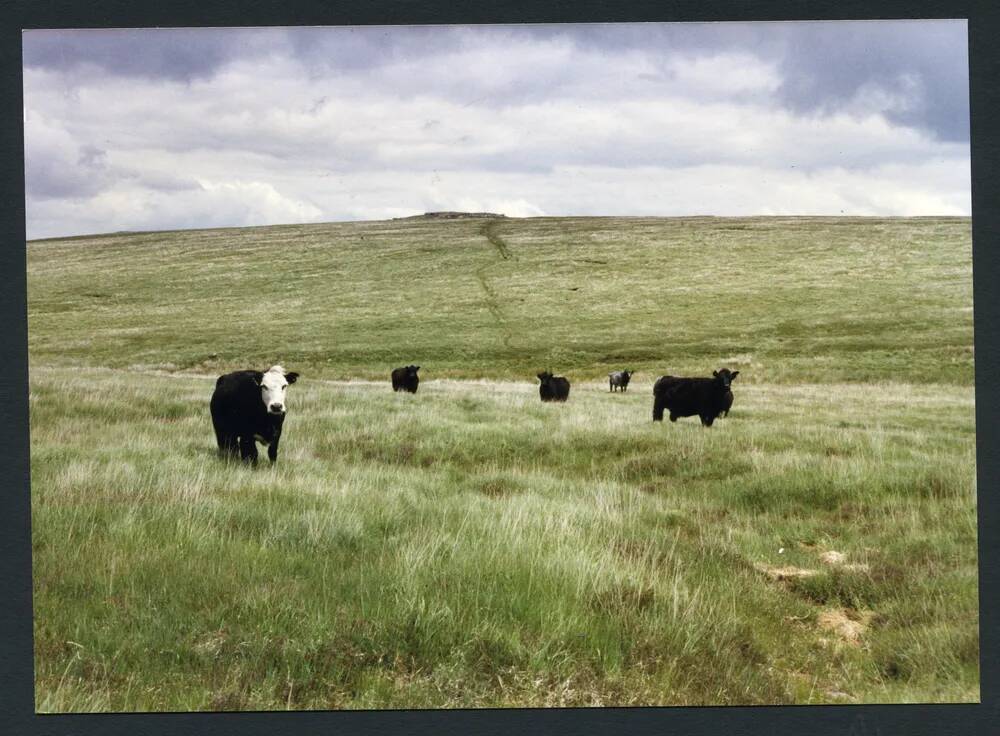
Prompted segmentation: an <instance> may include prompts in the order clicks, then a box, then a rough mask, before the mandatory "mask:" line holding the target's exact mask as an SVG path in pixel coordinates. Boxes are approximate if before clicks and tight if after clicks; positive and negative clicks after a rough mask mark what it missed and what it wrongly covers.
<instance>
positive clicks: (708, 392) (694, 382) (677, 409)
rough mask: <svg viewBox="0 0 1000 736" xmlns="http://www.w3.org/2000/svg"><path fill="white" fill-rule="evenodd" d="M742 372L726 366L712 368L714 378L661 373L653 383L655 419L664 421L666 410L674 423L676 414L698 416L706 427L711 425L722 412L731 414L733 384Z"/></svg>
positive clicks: (677, 415)
mask: <svg viewBox="0 0 1000 736" xmlns="http://www.w3.org/2000/svg"><path fill="white" fill-rule="evenodd" d="M739 374H740V372H739V371H732V372H730V371H729V369H728V368H723V369H722V370H719V371H712V378H679V377H677V376H661V377H660V378H659V379H657V381H656V383H655V384H653V396H654V399H653V421H654V422H661V421H663V411H664V409H666V410H669V411H670V421H671V422H676V421H677V417H691V416H695V415H697V416H698V417H699V418H700V419H701V423H702V424H703V425H704V426H706V427H711V426H712V422H714V421H715V420H716V418H717V417H718V416H719V415H722V414H728V413H729V409H730V407H731V406H732V405H733V392H732V390H731V389H730V384H731V383H732V382H733V381H734V380H735V379H736V376H738V375H739Z"/></svg>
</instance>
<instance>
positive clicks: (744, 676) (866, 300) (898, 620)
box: [28, 218, 979, 711]
mask: <svg viewBox="0 0 1000 736" xmlns="http://www.w3.org/2000/svg"><path fill="white" fill-rule="evenodd" d="M28 262H29V274H28V275H29V319H30V331H31V334H30V353H31V429H32V514H33V555H34V566H35V569H34V573H35V651H36V703H37V706H38V708H39V709H40V710H44V711H67V710H108V709H111V710H187V709H226V710H234V709H278V708H358V707H361V708H378V707H476V706H524V705H630V704H649V705H652V704H698V703H822V702H926V701H969V700H977V699H978V697H979V673H978V652H979V647H978V601H977V593H976V580H977V577H976V524H975V522H976V517H975V482H974V478H975V475H974V471H975V442H974V440H975V434H974V433H975V426H974V415H973V408H974V403H973V402H974V396H973V389H972V370H973V363H972V360H973V354H972V324H971V320H972V312H971V308H972V303H971V288H972V287H971V246H970V234H969V222H968V220H960V219H921V220H857V219H851V220H837V219H778V218H762V219H748V220H723V219H711V218H700V219H681V220H639V219H626V220H622V219H614V220H612V219H539V220H502V221H481V220H480V221H470V220H456V221H429V222H425V221H420V220H408V221H399V222H383V223H353V224H335V225H317V226H297V227H277V228H260V229H251V230H226V231H200V232H179V233H155V234H132V235H129V234H123V235H116V236H107V237H94V238H82V239H67V240H61V241H41V242H35V243H30V244H29V245H28ZM276 360H280V361H281V362H282V363H284V365H286V366H287V367H288V368H289V369H294V370H298V371H300V372H302V374H303V377H302V379H301V380H300V381H299V383H297V384H296V385H294V386H293V387H292V388H291V389H290V391H289V402H290V405H291V413H290V415H289V418H288V421H287V424H286V435H285V438H284V439H283V441H282V448H281V457H280V458H279V464H278V465H277V466H276V467H274V468H268V467H262V468H260V469H258V470H256V471H254V470H251V469H248V468H243V467H239V466H231V465H226V464H224V463H221V462H220V461H219V460H218V459H217V458H216V457H215V454H214V437H213V436H212V432H211V426H210V422H209V418H208V412H207V401H208V397H209V395H210V393H211V388H212V385H213V380H214V376H215V375H216V374H217V373H218V372H220V371H221V370H223V369H227V368H231V367H245V366H249V365H259V366H262V367H266V366H267V365H270V364H271V363H272V362H275V361H276ZM411 361H412V362H417V363H420V364H421V365H422V366H423V369H422V371H421V372H422V373H424V374H425V381H424V382H423V383H422V384H421V387H420V391H419V393H418V394H417V395H415V396H410V395H396V394H393V393H392V392H391V391H390V390H389V389H388V369H389V368H391V367H392V366H394V365H401V364H404V363H407V362H411ZM722 364H726V365H729V366H730V367H732V368H738V369H740V370H741V374H740V378H739V380H738V381H737V382H736V384H735V385H734V391H735V393H736V403H735V405H734V408H733V412H732V414H731V416H730V417H728V418H725V419H721V420H719V421H718V422H717V423H716V426H715V427H714V428H712V429H710V430H705V429H703V428H702V427H700V426H699V425H698V423H697V421H696V420H693V419H688V420H680V421H679V422H678V423H677V424H670V423H669V422H666V423H664V424H662V425H660V424H653V422H651V421H650V412H651V408H652V397H651V395H650V392H649V386H650V384H651V383H652V380H653V379H654V378H655V376H656V375H659V374H660V373H663V372H666V371H668V370H669V371H671V372H675V373H680V372H689V371H690V372H692V373H698V374H707V373H708V371H709V370H710V369H711V368H714V367H718V366H719V365H722ZM547 366H551V367H552V368H553V369H554V370H556V371H558V372H563V373H566V374H568V375H570V377H571V378H573V379H574V385H573V390H572V394H571V397H570V401H569V402H568V403H567V404H565V405H559V406H554V405H543V404H541V403H540V402H539V401H538V398H537V389H536V387H535V385H534V384H532V383H530V382H529V381H530V379H531V377H532V376H533V374H534V373H535V372H537V370H538V369H540V368H542V367H547ZM620 367H634V368H637V369H638V370H639V371H640V373H639V374H638V375H637V376H636V378H635V379H634V382H633V384H632V388H631V390H630V391H629V393H627V394H609V393H608V392H607V385H606V383H604V382H603V381H601V378H602V377H603V376H604V374H606V373H607V371H608V370H611V369H613V368H620ZM345 379H351V380H345ZM358 379H374V380H373V382H369V381H364V380H358Z"/></svg>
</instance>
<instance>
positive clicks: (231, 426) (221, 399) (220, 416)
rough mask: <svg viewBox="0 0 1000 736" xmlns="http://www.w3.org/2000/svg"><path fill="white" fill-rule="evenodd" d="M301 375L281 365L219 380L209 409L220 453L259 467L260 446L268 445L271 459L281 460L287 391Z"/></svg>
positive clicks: (239, 372) (220, 377) (232, 374)
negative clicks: (280, 446) (279, 453)
mask: <svg viewBox="0 0 1000 736" xmlns="http://www.w3.org/2000/svg"><path fill="white" fill-rule="evenodd" d="M298 377H299V374H298V373H285V369H284V368H282V367H281V366H280V365H274V366H271V367H270V368H269V369H268V370H267V371H265V372H262V371H236V372H234V373H227V374H225V375H224V376H219V378H218V379H217V380H216V382H215V391H214V392H213V393H212V401H211V403H210V405H209V407H210V409H211V411H212V425H213V426H214V427H215V439H216V441H217V442H218V443H219V453H220V454H221V455H223V456H228V457H235V456H236V454H237V452H239V456H240V458H241V459H242V460H243V461H244V462H250V463H253V464H254V465H256V464H257V443H258V442H260V443H262V444H265V445H267V456H268V458H269V459H270V460H271V462H272V463H273V462H274V461H275V460H277V459H278V441H279V440H280V439H281V428H282V426H283V425H284V422H285V411H286V407H285V391H286V390H287V389H288V386H289V384H292V383H295V381H296V379H297V378H298Z"/></svg>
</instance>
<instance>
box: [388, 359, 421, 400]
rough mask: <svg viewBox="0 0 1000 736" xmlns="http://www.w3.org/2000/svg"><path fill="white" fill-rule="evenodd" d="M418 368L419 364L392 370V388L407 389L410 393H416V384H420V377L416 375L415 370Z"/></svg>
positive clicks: (394, 389)
mask: <svg viewBox="0 0 1000 736" xmlns="http://www.w3.org/2000/svg"><path fill="white" fill-rule="evenodd" d="M419 370H420V366H419V365H408V366H405V367H403V368H396V369H395V370H394V371H393V372H392V390H393V391H409V392H410V393H411V394H415V393H417V386H418V385H419V384H420V378H419V377H418V376H417V371H419Z"/></svg>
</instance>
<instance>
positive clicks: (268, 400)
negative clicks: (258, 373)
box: [260, 365, 298, 414]
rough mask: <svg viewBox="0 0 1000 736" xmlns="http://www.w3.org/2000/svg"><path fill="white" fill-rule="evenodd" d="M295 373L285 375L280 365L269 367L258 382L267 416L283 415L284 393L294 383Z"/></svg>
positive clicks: (296, 375)
mask: <svg viewBox="0 0 1000 736" xmlns="http://www.w3.org/2000/svg"><path fill="white" fill-rule="evenodd" d="M296 378H298V374H297V373H285V369H284V368H282V367H281V366H280V365H274V366H271V368H269V369H268V371H267V372H266V373H265V374H264V377H263V378H262V379H261V381H260V398H261V400H262V401H263V402H264V407H265V408H266V409H267V412H268V414H284V413H285V391H286V390H287V389H288V384H290V383H295V379H296Z"/></svg>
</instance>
